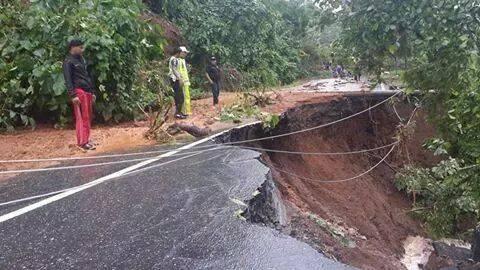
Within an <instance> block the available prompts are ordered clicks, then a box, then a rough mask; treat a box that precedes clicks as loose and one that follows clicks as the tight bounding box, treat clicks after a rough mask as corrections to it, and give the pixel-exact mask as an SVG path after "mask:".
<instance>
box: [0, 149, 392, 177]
mask: <svg viewBox="0 0 480 270" xmlns="http://www.w3.org/2000/svg"><path fill="white" fill-rule="evenodd" d="M396 143H398V141H397V142H393V143H390V144H387V145H383V146H379V147H375V148H370V149H362V150H357V151H347V152H301V151H287V150H276V149H267V148H260V147H247V146H222V145H214V146H212V148H210V149H208V151H211V150H217V149H231V148H240V149H246V150H253V151H261V152H267V153H282V154H289V155H314V156H340V155H355V154H362V153H368V152H373V151H377V150H381V149H384V148H388V147H390V146H392V145H394V144H396ZM202 151H205V150H202ZM196 152H201V151H189V152H184V153H178V154H174V155H172V156H183V155H188V154H190V153H196ZM151 158H152V157H148V158H138V159H127V160H119V161H110V162H101V163H92V164H84V165H72V166H62V167H50V168H38V169H24V170H8V171H0V175H3V174H16V173H32V172H47V171H60V170H70V169H82V168H90V167H99V166H106V165H115V164H123V163H131V162H136V161H144V160H149V159H151Z"/></svg>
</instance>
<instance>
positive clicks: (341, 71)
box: [335, 65, 344, 78]
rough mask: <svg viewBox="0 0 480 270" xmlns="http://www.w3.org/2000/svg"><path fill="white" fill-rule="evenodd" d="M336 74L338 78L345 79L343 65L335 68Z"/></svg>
mask: <svg viewBox="0 0 480 270" xmlns="http://www.w3.org/2000/svg"><path fill="white" fill-rule="evenodd" d="M335 73H336V74H337V76H338V77H339V78H343V77H344V74H343V67H342V65H337V67H336V68H335Z"/></svg>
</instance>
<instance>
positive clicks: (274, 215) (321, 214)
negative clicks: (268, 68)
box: [222, 94, 433, 269]
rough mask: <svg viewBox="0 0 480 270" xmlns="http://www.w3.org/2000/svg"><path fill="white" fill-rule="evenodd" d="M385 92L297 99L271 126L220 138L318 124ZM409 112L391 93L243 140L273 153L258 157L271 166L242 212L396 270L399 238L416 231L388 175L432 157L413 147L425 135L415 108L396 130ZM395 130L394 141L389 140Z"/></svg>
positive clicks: (369, 265)
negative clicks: (313, 100) (312, 100)
mask: <svg viewBox="0 0 480 270" xmlns="http://www.w3.org/2000/svg"><path fill="white" fill-rule="evenodd" d="M389 96H390V94H383V95H378V94H371V95H363V96H355V95H353V96H346V97H343V98H336V99H334V100H331V101H329V102H323V103H318V104H306V105H302V106H300V107H297V108H294V109H290V110H288V111H286V112H285V113H284V114H283V115H282V118H281V121H280V123H279V124H278V126H277V127H276V128H275V129H273V130H265V129H263V128H262V126H261V125H256V126H254V127H249V128H244V129H241V130H234V131H232V132H231V133H229V134H227V135H226V136H225V137H224V138H222V140H223V141H238V140H245V139H255V138H261V137H265V136H272V135H278V134H285V133H289V132H292V131H298V130H302V129H305V128H311V127H315V126H319V125H322V124H325V123H330V122H332V121H336V120H338V119H341V118H344V117H347V116H350V115H352V114H355V113H357V112H360V111H362V110H365V109H366V108H369V107H370V106H372V105H375V104H377V103H379V102H381V101H383V100H385V99H386V98H388V97H389ZM413 108H414V106H413V105H412V104H410V103H409V102H407V101H406V100H400V99H399V100H397V101H396V102H395V103H394V104H393V103H391V102H387V103H384V104H383V105H381V106H378V107H376V108H374V109H372V110H370V111H367V112H365V113H362V114H360V115H358V116H356V117H353V118H351V119H348V120H345V121H341V122H339V123H336V124H334V125H330V126H327V127H323V128H318V129H314V130H311V131H308V132H305V133H298V134H294V135H291V136H285V137H279V138H275V139H269V140H262V141H257V142H252V143H249V144H248V145H244V146H249V147H261V148H264V149H270V150H273V151H264V152H263V154H262V161H263V162H264V163H265V164H266V165H267V166H268V167H270V169H271V170H270V173H269V175H267V181H266V182H265V183H264V184H263V185H262V186H261V187H260V188H259V191H260V193H259V195H257V196H256V197H254V198H252V200H251V201H250V202H249V205H250V207H249V208H248V210H247V211H246V212H245V214H244V215H245V217H246V218H247V219H248V220H250V221H252V222H255V223H260V224H265V225H268V226H273V227H276V228H277V229H279V230H281V231H283V232H284V233H286V234H289V235H292V236H294V237H296V238H298V239H300V240H301V241H305V242H307V243H309V244H310V245H312V246H313V247H315V248H316V249H317V250H318V251H319V252H322V253H324V254H325V255H327V256H329V257H332V258H335V259H337V260H339V261H342V262H344V263H347V264H349V265H352V266H356V267H359V268H362V269H404V266H403V265H402V263H401V259H402V257H403V255H404V253H405V251H404V249H403V241H404V240H405V239H406V238H407V236H409V235H423V234H424V233H423V230H422V228H421V227H420V225H419V223H418V222H417V221H415V220H414V219H413V218H411V217H410V216H409V213H408V212H409V210H410V206H411V202H410V200H409V198H407V197H406V196H405V195H404V194H403V193H401V192H399V191H397V189H396V187H395V185H394V177H395V173H396V172H397V171H398V170H399V169H400V168H401V167H402V166H404V165H406V164H408V163H419V164H430V163H431V162H432V157H431V156H429V155H428V153H427V152H426V151H424V150H423V149H422V146H421V145H422V143H423V141H424V139H426V138H428V137H429V136H431V135H432V134H433V130H432V128H430V127H429V126H428V125H427V124H426V122H425V121H424V119H423V117H422V113H421V112H417V113H415V114H414V116H413V117H412V119H411V121H410V124H409V125H408V127H407V128H401V129H399V127H401V126H404V127H405V125H406V123H407V122H408V120H409V119H410V117H411V116H412V111H413ZM399 130H401V133H400V138H402V140H401V142H400V143H399V144H394V143H395V142H396V141H397V140H398V138H399V133H398V131H399ZM392 144H393V145H392ZM365 149H377V150H372V151H368V152H363V150H365ZM278 150H280V152H278ZM285 151H287V152H288V151H293V152H304V153H303V154H298V153H285ZM318 153H328V154H318ZM343 153H349V154H343ZM388 154H389V155H388ZM387 155H388V156H387ZM385 156H387V157H386V158H385Z"/></svg>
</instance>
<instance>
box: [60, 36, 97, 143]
mask: <svg viewBox="0 0 480 270" xmlns="http://www.w3.org/2000/svg"><path fill="white" fill-rule="evenodd" d="M84 50H85V47H84V45H83V42H82V41H81V40H78V39H74V40H72V41H70V42H69V43H68V52H69V54H68V55H67V57H66V58H65V61H64V62H63V76H64V78H65V85H66V86H67V91H68V95H69V96H70V98H71V101H72V104H73V113H74V117H75V129H76V133H77V145H78V146H79V147H80V148H81V149H82V150H95V147H94V146H93V145H92V144H91V143H90V128H91V121H92V112H93V103H94V102H95V99H96V97H95V94H94V91H95V85H94V83H93V80H92V78H91V76H90V73H89V72H88V70H87V63H86V61H85V59H84V58H83V52H84Z"/></svg>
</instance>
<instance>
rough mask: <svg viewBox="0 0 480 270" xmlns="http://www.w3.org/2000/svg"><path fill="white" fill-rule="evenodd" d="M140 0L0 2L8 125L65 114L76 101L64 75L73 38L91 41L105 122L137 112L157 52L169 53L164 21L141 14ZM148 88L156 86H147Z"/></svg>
mask: <svg viewBox="0 0 480 270" xmlns="http://www.w3.org/2000/svg"><path fill="white" fill-rule="evenodd" d="M142 8H143V5H142V3H141V2H140V1H127V0H102V1H100V0H79V1H60V0H43V1H34V0H32V1H30V3H29V4H22V3H16V4H7V5H4V6H1V7H0V14H1V15H0V24H1V25H2V27H1V28H0V54H1V56H2V57H1V58H0V128H1V129H4V128H8V129H11V128H13V127H14V126H15V125H17V124H19V123H20V122H22V123H23V124H25V125H26V124H33V123H34V120H33V116H35V118H37V119H40V120H51V119H53V120H56V121H59V120H60V119H64V118H65V117H66V116H69V114H68V111H69V109H70V108H69V106H68V100H67V95H66V89H65V86H64V80H63V76H62V68H61V66H62V61H63V59H64V57H65V55H66V53H67V51H66V43H67V41H68V40H69V39H71V38H73V37H79V38H82V39H84V40H85V41H86V47H87V50H86V59H87V61H88V62H89V63H91V69H92V70H93V73H94V75H95V80H96V85H97V87H98V89H97V91H98V92H97V104H96V109H97V112H98V114H99V116H101V118H102V119H103V120H105V121H109V120H115V121H120V120H124V119H128V118H132V117H133V115H134V112H135V110H136V103H138V102H143V101H142V100H144V99H145V98H146V97H148V93H146V92H145V91H146V89H145V88H142V87H137V86H135V83H136V81H137V73H138V72H139V70H140V69H141V67H142V65H143V64H144V63H146V61H147V60H148V59H150V58H154V57H161V56H162V50H161V48H162V43H163V40H162V38H161V36H160V31H161V29H159V28H158V27H156V26H151V25H147V24H146V23H144V21H142V19H141V18H140V15H141V11H142ZM147 92H148V91H147Z"/></svg>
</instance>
